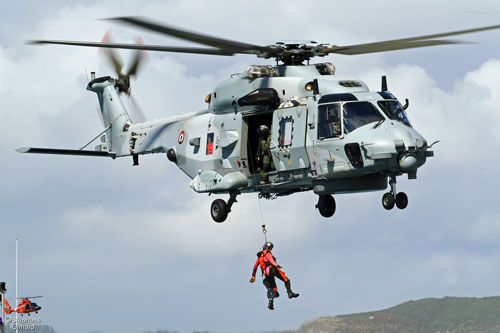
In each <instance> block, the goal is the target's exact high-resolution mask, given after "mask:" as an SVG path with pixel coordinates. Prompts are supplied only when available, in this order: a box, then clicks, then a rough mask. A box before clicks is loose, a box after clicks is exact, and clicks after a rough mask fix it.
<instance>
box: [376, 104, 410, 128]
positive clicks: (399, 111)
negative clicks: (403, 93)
mask: <svg viewBox="0 0 500 333" xmlns="http://www.w3.org/2000/svg"><path fill="white" fill-rule="evenodd" d="M377 104H378V106H379V107H380V109H382V111H384V113H385V114H386V116H387V117H388V118H389V119H394V120H397V121H400V122H402V123H403V124H405V125H406V126H409V127H411V124H410V121H409V120H408V116H407V115H406V112H405V110H404V109H403V106H402V105H401V103H399V101H395V100H392V101H387V100H384V101H378V102H377Z"/></svg>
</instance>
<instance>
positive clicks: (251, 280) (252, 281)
mask: <svg viewBox="0 0 500 333" xmlns="http://www.w3.org/2000/svg"><path fill="white" fill-rule="evenodd" d="M254 282H255V276H253V275H252V277H251V278H250V283H254Z"/></svg>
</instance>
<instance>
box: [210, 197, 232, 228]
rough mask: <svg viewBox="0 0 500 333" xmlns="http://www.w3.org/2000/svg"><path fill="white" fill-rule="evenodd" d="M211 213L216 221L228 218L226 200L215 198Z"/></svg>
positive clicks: (219, 221)
mask: <svg viewBox="0 0 500 333" xmlns="http://www.w3.org/2000/svg"><path fill="white" fill-rule="evenodd" d="M210 213H211V214H212V219H213V220H214V221H215V222H217V223H221V222H224V221H225V220H226V218H227V214H228V213H229V210H228V209H227V204H226V202H225V201H224V200H222V199H216V200H214V201H213V202H212V205H211V207H210Z"/></svg>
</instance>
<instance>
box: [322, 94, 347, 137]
mask: <svg viewBox="0 0 500 333" xmlns="http://www.w3.org/2000/svg"><path fill="white" fill-rule="evenodd" d="M340 125H341V123H340V104H339V103H334V104H323V105H319V106H318V139H329V138H338V137H340V135H341V134H342V129H341V126H340Z"/></svg>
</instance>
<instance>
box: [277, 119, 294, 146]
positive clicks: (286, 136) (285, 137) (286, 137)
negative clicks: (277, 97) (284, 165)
mask: <svg viewBox="0 0 500 333" xmlns="http://www.w3.org/2000/svg"><path fill="white" fill-rule="evenodd" d="M292 133H293V118H292V117H286V118H283V119H281V121H280V130H279V147H290V146H291V145H292V139H293V134H292Z"/></svg>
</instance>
